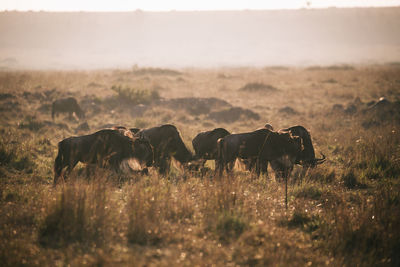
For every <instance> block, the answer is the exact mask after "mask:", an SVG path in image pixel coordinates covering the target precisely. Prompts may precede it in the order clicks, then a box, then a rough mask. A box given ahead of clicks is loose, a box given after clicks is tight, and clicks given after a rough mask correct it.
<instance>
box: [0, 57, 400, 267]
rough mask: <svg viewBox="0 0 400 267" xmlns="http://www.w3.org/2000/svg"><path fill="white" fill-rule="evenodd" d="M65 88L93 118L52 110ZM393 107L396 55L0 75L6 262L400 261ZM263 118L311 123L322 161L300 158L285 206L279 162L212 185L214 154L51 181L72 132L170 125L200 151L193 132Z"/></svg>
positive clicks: (399, 162)
mask: <svg viewBox="0 0 400 267" xmlns="http://www.w3.org/2000/svg"><path fill="white" fill-rule="evenodd" d="M65 96H74V97H76V98H77V100H78V102H79V103H80V104H81V107H82V108H83V109H84V110H85V112H86V120H84V121H78V120H76V119H75V118H68V116H64V115H60V116H59V117H57V118H56V119H55V120H54V121H53V120H52V119H51V103H52V102H53V101H54V100H55V99H58V98H61V97H65ZM380 97H385V98H386V99H387V100H388V101H386V102H385V101H382V102H380V103H379V104H374V103H376V102H377V101H378V100H379V98H380ZM373 101H374V102H373ZM399 101H400V67H399V65H398V64H390V65H379V66H329V67H309V68H287V67H280V66H277V67H266V68H221V69H180V70H171V69H159V68H138V67H133V68H132V69H124V70H99V71H60V72H58V71H9V72H8V71H3V72H0V112H1V116H0V240H1V242H0V263H1V264H0V265H2V266H23V265H26V266H67V265H70V266H83V265H87V266H94V265H96V266H126V265H132V266H144V265H146V266H149V265H150V266H167V265H168V266H171V265H172V266H181V265H183V266H193V265H199V266H204V265H207V266H208V265H216V266H236V265H250V266H265V265H272V266H276V265H278V266H324V265H327V266H344V265H345V266H399V265H400V181H399V177H400V104H399ZM85 122H86V123H87V125H83V123H85ZM267 122H269V123H271V124H272V125H273V126H274V128H275V129H280V128H285V127H288V126H293V125H303V126H304V127H306V128H307V129H309V131H310V132H311V136H312V139H313V143H314V148H315V149H316V153H317V156H319V155H320V153H321V152H322V153H324V154H325V155H326V157H327V161H326V162H325V163H324V164H322V165H319V166H318V167H317V168H315V169H312V170H310V171H309V172H308V173H307V174H306V176H305V177H304V178H303V179H302V180H301V179H300V178H299V177H298V176H299V175H298V174H299V173H300V172H301V169H300V167H295V170H294V172H293V174H292V177H291V180H290V182H289V205H288V206H289V207H288V209H287V210H286V209H285V203H284V184H283V183H281V182H279V181H276V180H275V177H274V174H273V172H272V171H271V170H270V172H269V176H268V177H266V176H262V177H260V178H257V179H256V178H254V177H253V176H252V175H251V173H249V172H247V171H246V170H244V168H242V167H241V166H240V165H237V166H236V168H235V175H234V177H230V178H228V177H223V178H222V179H220V180H219V179H214V174H213V171H212V169H213V163H212V162H208V163H207V166H208V167H209V168H210V171H206V172H204V173H203V174H200V173H195V172H188V171H184V170H183V169H182V168H181V167H180V166H179V164H177V163H173V167H172V168H171V172H170V173H169V175H168V176H167V177H159V176H158V175H157V173H156V172H155V171H154V170H150V175H149V176H135V175H131V174H129V173H125V174H123V175H120V176H116V174H114V173H111V172H109V171H107V170H98V171H96V173H95V174H94V175H93V177H90V179H88V178H87V177H86V175H85V171H84V166H83V165H78V166H77V167H76V168H75V169H74V171H73V173H72V174H71V177H70V179H69V181H68V182H67V183H66V184H64V185H58V186H57V187H53V185H52V183H53V163H54V159H55V156H56V153H57V143H58V142H59V141H61V140H62V139H63V138H66V137H69V136H73V135H82V134H86V133H91V132H95V131H96V130H98V129H101V128H105V127H110V126H112V125H124V126H127V127H139V128H146V127H152V126H157V125H160V124H163V123H172V124H174V125H176V126H177V128H178V129H179V130H180V133H181V135H182V138H183V140H184V142H185V143H186V145H187V146H188V148H189V149H191V150H192V151H193V148H192V145H191V140H192V139H193V137H194V136H195V135H196V134H197V133H199V132H200V131H204V130H211V129H213V128H216V127H224V128H226V129H227V130H228V131H231V132H235V133H238V132H245V131H252V130H255V129H257V128H260V127H262V126H264V124H265V123H267ZM85 126H88V127H89V130H88V129H87V127H85Z"/></svg>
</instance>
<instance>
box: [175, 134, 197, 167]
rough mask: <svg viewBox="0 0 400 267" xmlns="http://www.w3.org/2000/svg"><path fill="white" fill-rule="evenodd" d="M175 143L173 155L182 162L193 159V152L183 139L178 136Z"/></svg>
mask: <svg viewBox="0 0 400 267" xmlns="http://www.w3.org/2000/svg"><path fill="white" fill-rule="evenodd" d="M173 142H174V143H175V144H174V145H175V148H176V150H175V152H174V153H173V155H172V156H173V157H174V158H175V159H176V160H177V161H179V162H180V163H188V162H189V161H191V160H192V159H193V155H192V153H191V152H190V151H189V150H188V149H187V148H186V146H185V144H184V143H183V141H182V139H181V138H180V137H179V138H176V139H175V140H174V141H173Z"/></svg>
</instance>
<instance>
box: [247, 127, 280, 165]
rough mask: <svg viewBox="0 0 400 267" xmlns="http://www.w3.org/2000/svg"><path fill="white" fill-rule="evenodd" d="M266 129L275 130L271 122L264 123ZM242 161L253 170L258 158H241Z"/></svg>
mask: <svg viewBox="0 0 400 267" xmlns="http://www.w3.org/2000/svg"><path fill="white" fill-rule="evenodd" d="M260 129H263V128H260ZM264 129H268V130H270V131H273V130H274V127H272V125H271V124H270V123H266V124H265V125H264ZM257 130H259V129H257ZM240 161H241V162H242V163H243V164H244V165H245V166H246V169H247V170H249V171H252V170H253V169H254V167H255V166H256V162H257V158H248V159H241V160H240Z"/></svg>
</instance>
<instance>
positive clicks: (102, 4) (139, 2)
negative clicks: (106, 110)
mask: <svg viewBox="0 0 400 267" xmlns="http://www.w3.org/2000/svg"><path fill="white" fill-rule="evenodd" d="M307 6H308V7H311V8H324V7H333V6H335V7H367V6H373V7H382V6H400V0H279V1H278V0H168V1H166V0H1V1H0V10H20V11H26V10H34V11H39V10H43V11H132V10H136V9H141V10H145V11H169V10H242V9H288V8H294V9H296V8H304V7H307Z"/></svg>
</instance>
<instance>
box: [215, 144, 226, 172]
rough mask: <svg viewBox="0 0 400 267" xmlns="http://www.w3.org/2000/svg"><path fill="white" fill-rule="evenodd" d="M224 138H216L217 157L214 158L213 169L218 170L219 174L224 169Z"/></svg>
mask: <svg viewBox="0 0 400 267" xmlns="http://www.w3.org/2000/svg"><path fill="white" fill-rule="evenodd" d="M223 150H224V138H219V139H218V140H217V159H216V160H215V165H216V166H215V170H216V171H217V172H219V175H220V176H221V175H222V172H223V170H224V161H225V159H224V153H223Z"/></svg>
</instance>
